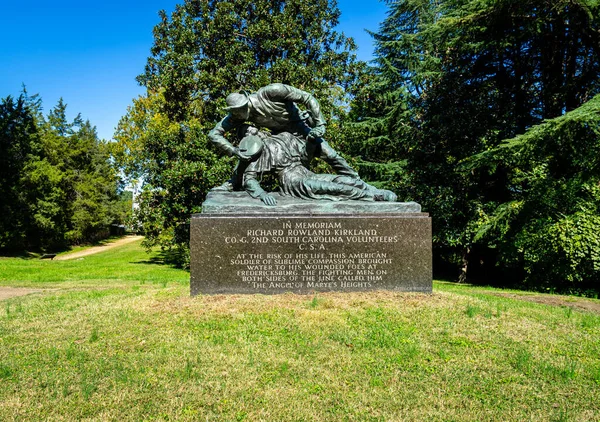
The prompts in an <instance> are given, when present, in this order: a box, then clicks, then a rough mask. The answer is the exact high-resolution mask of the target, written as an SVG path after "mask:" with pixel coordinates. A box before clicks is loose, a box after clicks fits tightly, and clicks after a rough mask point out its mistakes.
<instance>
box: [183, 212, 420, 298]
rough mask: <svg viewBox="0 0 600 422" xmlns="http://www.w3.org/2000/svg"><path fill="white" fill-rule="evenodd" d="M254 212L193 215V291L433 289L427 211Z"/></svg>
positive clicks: (267, 292)
mask: <svg viewBox="0 0 600 422" xmlns="http://www.w3.org/2000/svg"><path fill="white" fill-rule="evenodd" d="M384 206H389V205H388V204H384ZM250 214H251V215H248V214H246V215H244V214H241V215H233V214H194V215H193V216H192V220H191V239H190V240H191V294H192V295H197V294H220V293H227V294H231V293H262V294H275V293H284V292H294V293H311V292H326V291H368V290H392V291H406V292H424V293H430V292H431V289H432V270H431V219H430V218H429V217H428V215H427V214H426V213H419V212H416V213H406V212H400V213H394V212H393V210H392V211H390V210H387V209H386V211H385V212H383V213H371V214H361V215H344V214H329V215H327V214H321V215H318V214H317V215H308V214H305V215H302V214H294V215H289V214H279V215H278V214H274V213H273V214H270V215H260V214H253V213H250Z"/></svg>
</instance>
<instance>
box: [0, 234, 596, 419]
mask: <svg viewBox="0 0 600 422" xmlns="http://www.w3.org/2000/svg"><path fill="white" fill-rule="evenodd" d="M0 286H13V287H29V288H36V289H42V290H43V291H41V292H39V293H34V294H31V295H28V296H23V297H19V298H12V299H7V300H4V301H1V302H0V420H1V421H5V420H7V421H10V420H19V421H21V420H81V419H88V420H133V421H139V420H190V421H195V420H227V421H229V420H253V421H254V420H265V421H273V420H286V421H287V420H298V421H306V420H331V421H338V420H357V421H363V420H444V421H469V420H470V421H484V420H498V421H504V420H515V421H521V420H536V421H537V420H544V421H546V420H548V421H549V420H556V421H567V420H573V421H597V420H600V315H599V314H598V313H594V312H585V311H579V310H574V309H572V308H571V307H566V306H550V305H545V304H538V303H531V302H528V301H524V300H519V299H515V298H513V297H503V296H499V295H498V293H501V291H499V290H494V289H482V288H477V287H471V286H463V285H455V284H450V283H441V282H438V283H435V285H434V293H433V295H417V294H398V293H386V292H373V293H349V294H342V293H328V294H318V295H312V296H298V295H293V294H285V295H278V296H261V295H255V296H235V295H234V296H200V297H196V298H190V297H189V273H187V272H185V271H181V270H176V269H173V268H169V267H168V266H165V265H161V264H160V257H159V256H158V255H156V254H155V255H147V254H146V253H145V252H144V251H143V250H142V248H141V247H140V246H139V244H137V243H136V244H129V245H125V246H123V247H120V248H115V249H112V250H110V251H107V252H105V253H102V254H98V255H92V256H88V257H85V258H84V259H80V260H73V261H41V260H37V259H36V260H34V259H20V258H0ZM596 302H597V301H596Z"/></svg>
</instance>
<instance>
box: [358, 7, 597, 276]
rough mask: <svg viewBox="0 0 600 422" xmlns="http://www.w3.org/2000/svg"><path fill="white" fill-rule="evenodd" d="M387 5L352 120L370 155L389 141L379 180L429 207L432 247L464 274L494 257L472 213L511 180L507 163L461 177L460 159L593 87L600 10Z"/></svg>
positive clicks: (561, 109)
mask: <svg viewBox="0 0 600 422" xmlns="http://www.w3.org/2000/svg"><path fill="white" fill-rule="evenodd" d="M388 4H389V14H388V17H387V19H386V20H385V21H384V22H383V23H382V26H381V29H380V31H379V32H378V33H377V34H375V41H376V44H377V50H376V54H377V63H376V66H375V67H374V68H373V69H372V71H371V72H370V74H369V75H368V77H369V78H371V79H372V81H373V82H372V83H371V84H369V86H367V87H366V88H365V89H364V90H363V91H362V92H360V93H359V94H358V95H357V96H356V99H355V104H354V107H353V118H354V120H355V121H356V122H358V123H359V126H360V127H361V129H360V130H362V131H363V133H365V132H366V133H367V134H368V135H370V136H369V138H368V140H367V141H366V144H370V145H372V147H373V148H372V149H373V152H372V153H371V157H375V158H377V157H378V154H379V156H381V155H382V151H384V150H385V148H386V145H392V149H393V150H394V151H395V155H396V160H395V161H396V162H397V163H398V164H402V166H401V167H399V168H400V170H401V171H399V172H398V173H397V174H396V175H393V174H392V180H389V181H388V183H392V184H393V183H395V184H396V185H397V186H398V189H400V190H401V192H400V193H401V194H402V193H403V194H404V197H405V198H410V199H415V200H417V201H419V202H421V203H422V204H423V205H424V207H425V209H426V210H427V211H428V212H430V213H431V215H432V217H433V220H434V222H433V223H434V224H433V226H434V247H435V250H436V254H435V255H436V256H437V257H438V258H440V257H441V258H443V259H442V260H441V261H446V262H450V263H451V264H452V265H453V266H457V265H460V266H462V271H463V274H462V275H463V278H464V276H466V274H467V269H468V268H471V269H474V268H475V267H477V265H478V264H477V265H473V264H474V263H479V262H481V261H491V262H492V263H493V262H495V261H496V260H497V259H498V256H497V251H495V250H490V248H489V247H488V245H481V244H480V243H478V242H477V241H476V239H475V236H476V233H477V230H478V224H479V223H478V221H479V216H480V215H486V214H489V213H492V212H493V210H495V209H496V208H497V207H498V205H499V204H503V203H506V202H507V201H509V200H510V198H511V195H512V192H511V189H512V186H511V184H510V183H509V179H508V177H509V172H510V171H511V169H509V168H507V167H506V165H508V164H506V165H502V164H501V165H496V166H494V167H493V171H490V169H487V168H482V167H477V168H473V169H472V171H471V172H468V173H465V172H462V171H460V170H459V163H460V162H461V161H462V160H464V159H466V158H468V157H470V156H472V155H475V154H478V153H481V152H483V151H486V150H490V149H493V148H495V147H496V146H498V145H499V144H500V142H501V141H502V140H504V139H507V138H512V137H514V136H516V135H518V134H522V133H524V132H525V130H526V129H527V128H530V127H532V126H533V125H536V124H539V123H540V122H542V121H543V119H548V118H554V117H557V116H560V115H561V114H563V113H565V112H568V111H570V110H574V109H576V108H577V107H579V106H581V105H582V104H583V103H585V102H586V101H587V100H589V99H590V98H592V97H593V96H594V95H595V94H597V93H598V92H600V84H599V82H598V81H600V78H599V76H600V50H599V45H600V38H599V37H600V31H599V27H600V26H599V25H600V18H599V16H600V14H599V13H598V12H599V7H600V6H599V4H598V2H596V1H593V0H581V1H579V0H578V1H570V0H560V1H549V0H544V1H540V0H536V1H534V0H524V1H518V2H517V1H514V0H500V1H496V0H494V1H491V0H484V1H467V0H442V1H437V2H430V1H423V0H402V1H397V2H389V3H388ZM366 158H369V157H366ZM403 160H404V161H403ZM437 264H438V266H437V268H438V269H439V268H440V265H439V264H440V262H437ZM492 267H493V265H492ZM471 274H472V275H475V274H474V273H473V271H471Z"/></svg>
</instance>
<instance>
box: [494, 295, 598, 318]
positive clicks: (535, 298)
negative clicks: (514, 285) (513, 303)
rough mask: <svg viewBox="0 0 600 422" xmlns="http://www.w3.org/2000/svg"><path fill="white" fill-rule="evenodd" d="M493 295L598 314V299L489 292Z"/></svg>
mask: <svg viewBox="0 0 600 422" xmlns="http://www.w3.org/2000/svg"><path fill="white" fill-rule="evenodd" d="M489 294H492V295H494V296H501V297H508V298H510V299H517V300H525V301H527V302H534V303H541V304H544V305H551V306H568V307H569V308H573V309H578V310H583V311H588V312H595V313H597V314H600V301H594V300H588V299H584V298H575V297H572V296H550V295H536V294H516V293H489Z"/></svg>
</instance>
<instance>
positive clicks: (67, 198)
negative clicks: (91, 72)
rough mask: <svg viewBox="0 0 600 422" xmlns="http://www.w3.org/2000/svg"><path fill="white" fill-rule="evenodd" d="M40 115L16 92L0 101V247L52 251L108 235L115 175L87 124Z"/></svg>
mask: <svg viewBox="0 0 600 422" xmlns="http://www.w3.org/2000/svg"><path fill="white" fill-rule="evenodd" d="M66 107H67V106H66V104H65V103H64V101H63V100H62V99H61V100H59V102H58V104H57V105H56V107H54V108H53V109H52V110H51V111H50V112H49V113H48V116H47V118H44V116H43V115H42V113H41V100H40V99H39V98H38V96H32V97H30V96H28V95H27V92H26V91H24V92H23V94H22V95H21V96H20V97H19V99H18V100H16V101H15V100H13V99H12V98H10V97H8V98H6V99H4V100H2V103H1V104H0V133H1V139H0V148H1V150H0V160H1V161H0V164H1V165H0V177H1V179H0V189H1V191H0V199H1V202H0V205H1V211H2V219H1V220H0V248H2V249H23V248H41V249H53V250H55V249H57V248H63V247H66V246H68V245H71V244H76V243H81V242H86V241H92V240H96V239H98V238H101V237H105V236H107V235H108V228H109V225H110V223H112V222H113V221H114V220H115V218H117V213H116V210H115V208H114V205H113V204H114V203H115V201H116V200H117V188H118V178H117V174H116V170H115V168H114V167H113V166H112V165H111V163H110V162H109V151H108V147H107V145H106V144H105V143H103V142H101V141H100V140H99V139H98V137H97V134H96V130H95V128H94V127H93V126H92V125H91V124H90V123H89V121H86V122H83V120H82V119H81V117H80V116H79V115H78V116H77V117H76V118H75V119H74V120H73V121H72V122H69V121H68V120H67V117H66Z"/></svg>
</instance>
